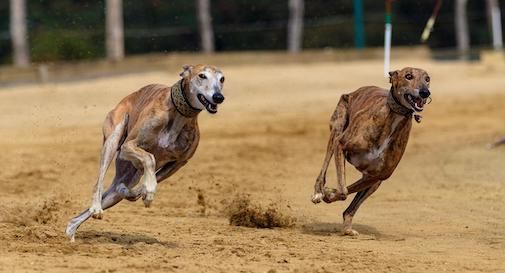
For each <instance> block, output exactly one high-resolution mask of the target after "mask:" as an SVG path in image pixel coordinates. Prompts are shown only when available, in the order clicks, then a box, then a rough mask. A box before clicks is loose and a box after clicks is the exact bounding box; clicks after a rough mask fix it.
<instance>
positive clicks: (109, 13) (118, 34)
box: [105, 0, 124, 62]
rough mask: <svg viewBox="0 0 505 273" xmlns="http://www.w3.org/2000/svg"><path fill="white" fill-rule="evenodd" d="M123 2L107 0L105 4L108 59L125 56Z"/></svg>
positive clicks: (113, 59)
mask: <svg viewBox="0 0 505 273" xmlns="http://www.w3.org/2000/svg"><path fill="white" fill-rule="evenodd" d="M122 2H123V1H122V0H107V2H106V6H105V14H106V16H105V17H106V18H105V24H106V35H107V37H106V47H107V59H108V60H109V61H112V62H117V61H120V60H122V59H123V58H124V34H123V3H122Z"/></svg>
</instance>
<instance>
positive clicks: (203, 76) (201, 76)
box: [198, 74, 207, 79]
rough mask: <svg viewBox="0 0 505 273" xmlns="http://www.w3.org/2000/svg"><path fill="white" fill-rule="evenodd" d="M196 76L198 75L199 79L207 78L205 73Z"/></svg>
mask: <svg viewBox="0 0 505 273" xmlns="http://www.w3.org/2000/svg"><path fill="white" fill-rule="evenodd" d="M198 77H200V79H207V76H205V74H198Z"/></svg>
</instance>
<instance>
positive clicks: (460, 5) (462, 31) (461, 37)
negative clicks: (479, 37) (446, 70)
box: [454, 0, 470, 59]
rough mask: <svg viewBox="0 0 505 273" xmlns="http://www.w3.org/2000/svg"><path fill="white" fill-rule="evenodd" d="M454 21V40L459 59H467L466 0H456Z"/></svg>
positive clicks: (468, 42)
mask: <svg viewBox="0 0 505 273" xmlns="http://www.w3.org/2000/svg"><path fill="white" fill-rule="evenodd" d="M454 3H455V13H454V15H455V22H456V42H457V44H458V51H459V55H460V58H461V59H468V53H469V50H470V38H469V34H468V18H467V16H466V3H467V0H456V2H454Z"/></svg>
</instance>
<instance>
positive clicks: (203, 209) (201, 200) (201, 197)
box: [196, 189, 207, 216]
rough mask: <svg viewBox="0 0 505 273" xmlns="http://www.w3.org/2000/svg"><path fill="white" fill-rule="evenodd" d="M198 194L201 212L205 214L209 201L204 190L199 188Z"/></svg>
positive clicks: (197, 201)
mask: <svg viewBox="0 0 505 273" xmlns="http://www.w3.org/2000/svg"><path fill="white" fill-rule="evenodd" d="M197 192H198V195H197V199H196V203H197V204H198V205H199V206H200V209H199V212H200V215H202V216H203V215H205V212H206V211H207V202H206V201H205V196H204V195H203V192H202V190H200V189H198V190H197Z"/></svg>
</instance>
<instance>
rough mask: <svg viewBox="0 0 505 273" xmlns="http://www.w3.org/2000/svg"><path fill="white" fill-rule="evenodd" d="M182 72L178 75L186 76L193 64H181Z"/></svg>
mask: <svg viewBox="0 0 505 273" xmlns="http://www.w3.org/2000/svg"><path fill="white" fill-rule="evenodd" d="M182 69H183V70H182V72H181V74H179V76H181V77H183V78H185V77H187V76H189V74H190V73H191V69H193V66H192V65H189V64H185V65H183V66H182Z"/></svg>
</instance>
